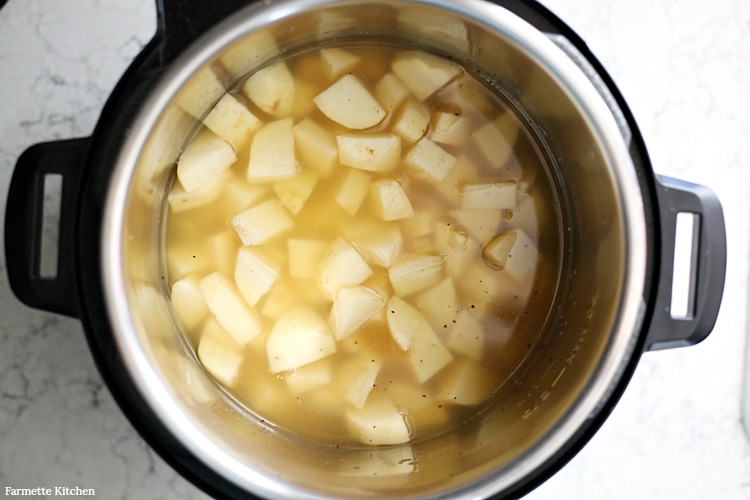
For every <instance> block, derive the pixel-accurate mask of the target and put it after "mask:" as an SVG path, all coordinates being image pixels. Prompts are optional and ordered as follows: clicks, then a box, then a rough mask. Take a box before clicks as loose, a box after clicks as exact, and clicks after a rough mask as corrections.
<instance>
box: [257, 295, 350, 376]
mask: <svg viewBox="0 0 750 500" xmlns="http://www.w3.org/2000/svg"><path fill="white" fill-rule="evenodd" d="M266 352H267V354H268V365H269V368H270V370H271V373H279V372H283V371H286V370H293V369H295V368H299V367H301V366H304V365H306V364H308V363H312V362H313V361H317V360H319V359H322V358H324V357H326V356H328V355H330V354H333V353H334V352H336V341H335V339H334V338H333V335H332V334H331V330H330V328H329V327H328V324H327V323H326V322H325V321H324V320H323V319H322V318H321V317H319V316H318V315H317V314H315V313H314V312H313V311H311V310H309V309H295V310H293V311H289V312H288V313H287V314H285V315H283V316H281V317H280V318H279V319H278V320H276V323H275V324H274V326H273V329H272V330H271V334H270V335H269V337H268V342H267V344H266Z"/></svg>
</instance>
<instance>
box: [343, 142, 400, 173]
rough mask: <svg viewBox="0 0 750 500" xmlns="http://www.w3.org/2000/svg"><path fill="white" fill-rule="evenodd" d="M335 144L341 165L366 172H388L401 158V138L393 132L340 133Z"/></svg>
mask: <svg viewBox="0 0 750 500" xmlns="http://www.w3.org/2000/svg"><path fill="white" fill-rule="evenodd" d="M336 145H337V147H338V155H339V161H340V162H341V164H342V165H347V166H349V167H354V168H358V169H360V170H367V171H368V172H389V171H391V170H393V169H394V168H396V166H397V165H398V162H399V161H400V159H401V139H399V136H397V135H395V134H341V135H337V136H336Z"/></svg>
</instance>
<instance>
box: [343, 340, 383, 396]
mask: <svg viewBox="0 0 750 500" xmlns="http://www.w3.org/2000/svg"><path fill="white" fill-rule="evenodd" d="M382 365H383V361H382V360H381V359H380V358H379V357H377V356H376V355H375V354H372V353H368V352H363V353H360V354H359V355H358V356H357V357H356V358H354V359H352V360H350V361H349V362H347V363H346V364H345V365H343V366H341V367H340V368H339V369H338V370H337V374H336V382H335V383H336V386H337V388H338V392H339V393H340V394H341V395H342V396H343V398H344V399H346V400H347V401H348V402H349V403H351V405H352V406H354V407H355V408H359V409H360V410H361V409H362V408H363V407H364V406H365V402H366V401H367V396H369V395H370V392H372V389H373V387H374V386H375V379H377V377H378V373H380V367H381V366H382Z"/></svg>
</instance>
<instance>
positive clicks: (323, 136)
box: [292, 118, 338, 177]
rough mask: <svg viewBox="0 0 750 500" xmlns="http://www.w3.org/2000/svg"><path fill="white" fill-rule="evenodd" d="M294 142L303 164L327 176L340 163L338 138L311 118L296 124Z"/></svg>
mask: <svg viewBox="0 0 750 500" xmlns="http://www.w3.org/2000/svg"><path fill="white" fill-rule="evenodd" d="M292 131H293V132H294V142H295V145H296V146H297V151H298V152H299V156H300V159H301V161H302V162H303V164H304V165H305V166H307V167H310V168H312V169H313V170H315V171H316V172H318V173H319V174H320V175H322V176H324V177H327V176H328V175H330V173H331V170H332V169H333V167H335V166H336V164H337V163H338V147H337V145H336V138H335V137H334V136H333V134H331V133H330V132H329V131H328V130H326V129H325V128H323V127H322V126H321V125H319V124H318V123H317V122H315V121H313V120H311V119H310V118H305V119H303V120H301V121H300V122H298V123H297V124H295V125H294V127H293V128H292Z"/></svg>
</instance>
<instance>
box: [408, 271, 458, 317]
mask: <svg viewBox="0 0 750 500" xmlns="http://www.w3.org/2000/svg"><path fill="white" fill-rule="evenodd" d="M414 304H415V305H416V306H417V309H419V310H420V311H421V312H422V314H424V316H425V317H426V318H427V320H428V321H429V322H430V325H431V326H432V328H433V329H434V330H435V331H448V329H449V328H450V327H452V326H453V324H454V323H455V322H456V321H457V318H458V313H459V311H460V309H461V307H460V305H459V302H458V295H457V294H456V288H455V287H454V286H453V279H452V278H451V277H450V276H449V277H447V278H444V279H443V280H441V281H440V282H439V283H438V284H437V285H434V286H431V287H430V288H427V289H426V290H424V291H422V292H420V293H419V294H418V295H417V296H416V298H415V299H414Z"/></svg>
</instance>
